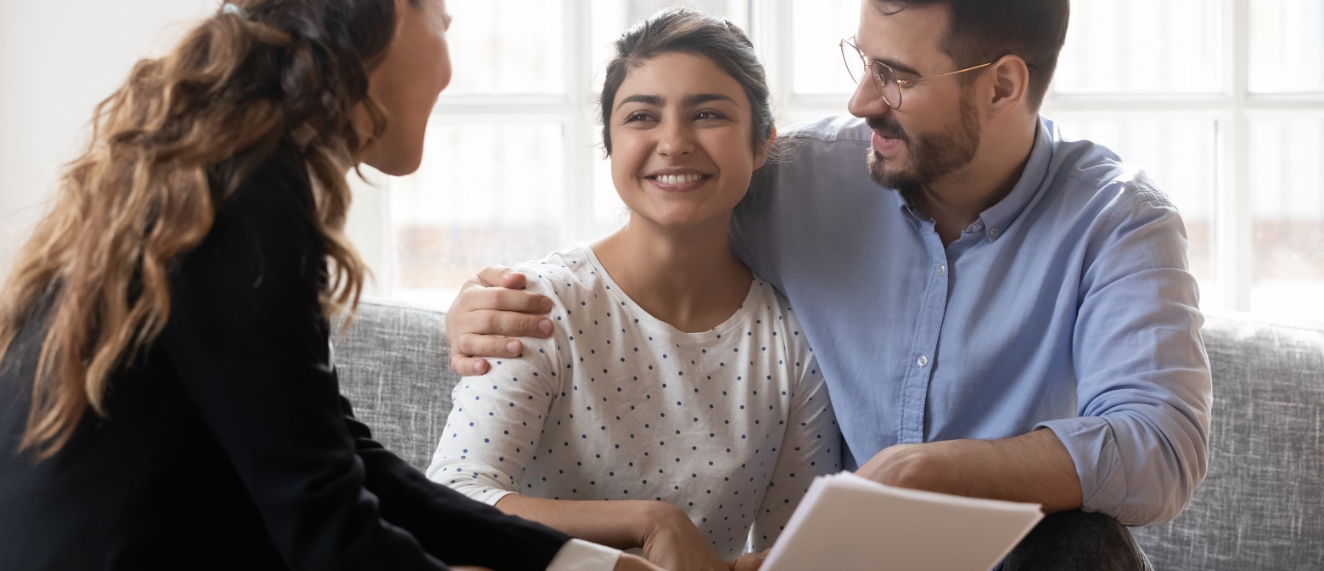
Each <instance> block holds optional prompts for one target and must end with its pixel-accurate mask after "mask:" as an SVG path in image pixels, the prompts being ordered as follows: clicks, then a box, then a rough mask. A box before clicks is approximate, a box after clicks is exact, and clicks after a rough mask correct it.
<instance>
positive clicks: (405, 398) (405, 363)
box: [331, 301, 459, 471]
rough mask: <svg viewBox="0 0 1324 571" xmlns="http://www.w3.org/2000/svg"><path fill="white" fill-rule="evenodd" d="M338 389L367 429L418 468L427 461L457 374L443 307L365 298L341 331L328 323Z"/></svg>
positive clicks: (435, 442) (425, 464)
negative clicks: (453, 368)
mask: <svg viewBox="0 0 1324 571" xmlns="http://www.w3.org/2000/svg"><path fill="white" fill-rule="evenodd" d="M332 331H333V336H332V341H331V344H332V346H333V347H334V348H335V360H336V370H337V371H338V372H339V374H340V390H341V392H342V393H343V394H344V395H345V396H346V397H348V398H349V402H350V403H351V404H352V405H353V406H354V414H355V416H357V417H358V418H359V420H362V421H363V422H365V423H367V425H368V426H370V427H372V430H373V436H374V437H375V438H376V439H377V441H378V442H381V443H382V444H383V445H384V446H386V447H387V448H388V449H390V450H391V451H393V452H395V453H396V455H398V456H400V457H401V458H403V459H404V460H405V461H407V462H409V463H410V464H411V465H413V466H414V467H415V468H418V469H419V470H420V471H421V470H424V469H426V468H427V466H428V463H429V462H431V461H432V451H433V450H436V448H437V442H438V439H439V438H441V430H442V429H443V428H445V426H446V417H447V415H449V414H450V412H451V389H452V388H454V387H455V383H456V382H458V381H459V376H458V375H456V374H455V373H454V372H452V371H451V370H450V348H449V347H448V346H447V342H446V327H445V314H444V313H442V312H439V311H431V310H426V309H418V308H413V307H408V306H404V305H391V304H383V303H378V302H372V301H365V302H363V303H361V304H359V311H358V313H357V314H355V316H354V318H353V319H352V320H351V322H350V327H349V329H348V330H347V331H343V332H342V331H341V328H340V326H339V324H337V326H336V327H335V328H334V329H332Z"/></svg>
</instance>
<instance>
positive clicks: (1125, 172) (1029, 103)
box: [448, 0, 1212, 569]
mask: <svg viewBox="0 0 1324 571" xmlns="http://www.w3.org/2000/svg"><path fill="white" fill-rule="evenodd" d="M861 10H862V15H861V23H860V28H859V31H858V33H857V35H856V36H855V37H854V38H852V39H848V40H844V41H842V42H841V50H842V56H843V57H844V59H845V61H846V67H847V70H848V71H849V73H851V74H852V76H853V77H854V78H855V79H856V81H857V82H858V86H857V89H856V91H855V93H854V95H853V96H852V98H851V101H850V105H849V108H850V112H851V114H852V115H854V116H855V117H858V118H861V119H863V121H860V120H859V119H845V118H834V119H829V120H824V121H820V122H818V123H814V124H810V125H807V126H801V127H797V128H793V129H791V130H789V131H790V132H789V133H787V134H786V135H785V136H784V138H785V139H789V140H791V141H794V144H792V145H789V146H788V148H789V151H788V153H789V158H788V159H786V160H784V161H782V162H781V163H779V164H774V165H772V166H771V167H769V168H768V169H767V171H766V172H765V173H763V174H762V175H761V176H760V177H757V178H756V183H755V187H754V188H752V189H751V190H750V194H749V196H748V197H747V198H746V200H745V202H744V203H743V204H742V205H741V207H740V208H738V209H737V211H736V216H735V221H734V222H733V228H732V243H733V245H734V247H735V248H736V250H737V252H738V253H739V254H740V256H741V257H742V259H743V260H745V262H746V263H748V264H749V266H750V267H751V268H752V269H753V270H754V271H755V272H756V273H757V274H758V275H760V276H763V277H764V278H766V279H769V280H771V281H773V282H774V284H775V285H776V286H777V287H778V289H779V290H781V291H782V292H784V293H785V294H786V295H787V297H788V298H789V299H790V300H791V302H792V304H794V306H795V308H796V313H797V315H798V316H799V318H800V320H801V322H802V324H803V326H804V328H805V333H806V334H808V336H809V339H810V340H811V342H812V343H813V345H814V348H815V350H816V354H817V355H818V358H819V361H820V364H821V366H822V367H823V370H824V373H825V376H826V379H827V381H828V386H829V390H830V393H831V396H832V401H833V405H834V407H835V409H836V412H837V416H838V420H839V422H840V424H841V429H842V432H843V434H844V436H845V444H846V447H847V448H848V450H847V451H846V452H845V454H844V456H845V458H844V461H845V463H846V464H847V465H848V466H853V465H855V464H856V463H858V469H857V472H858V473H859V474H861V475H864V476H866V477H869V478H872V479H874V480H877V481H880V482H883V483H886V484H892V485H898V486H904V487H910V488H917V489H926V490H933V491H938V492H946V493H952V494H959V495H965V496H972V497H982V498H995V499H1005V500H1014V501H1023V502H1035V503H1040V504H1043V506H1044V510H1045V511H1046V512H1048V513H1050V514H1052V515H1050V516H1049V517H1047V518H1045V519H1044V521H1043V522H1042V523H1041V524H1040V525H1039V526H1038V527H1037V528H1036V529H1035V530H1034V531H1033V532H1032V533H1031V534H1030V536H1029V537H1028V538H1027V539H1026V540H1025V541H1023V542H1022V543H1021V545H1020V546H1018V547H1017V548H1016V550H1015V551H1013V553H1012V555H1011V556H1010V557H1008V559H1007V560H1006V561H1005V562H1004V563H1003V568H1004V569H1032V568H1033V569H1140V568H1146V567H1148V563H1147V562H1146V561H1145V558H1144V555H1143V554H1142V553H1141V552H1140V550H1139V549H1138V548H1137V547H1136V546H1135V543H1134V541H1133V540H1132V538H1131V535H1130V532H1129V531H1128V530H1127V529H1126V527H1125V526H1126V525H1146V524H1154V523H1161V522H1166V521H1169V520H1172V519H1173V518H1175V517H1177V515H1178V514H1180V513H1181V511H1182V509H1183V508H1184V507H1185V506H1186V504H1187V503H1188V502H1189V500H1190V498H1191V494H1192V493H1193V492H1194V490H1195V488H1196V487H1197V486H1198V485H1199V484H1200V482H1201V480H1203V478H1204V474H1205V469H1206V447H1207V442H1208V430H1209V415H1210V406H1211V401H1212V397H1211V383H1210V374H1209V365H1208V362H1207V360H1206V358H1205V355H1204V347H1203V342H1202V341H1201V338H1200V333H1199V331H1200V326H1201V324H1202V323H1203V317H1202V315H1201V314H1200V312H1199V310H1198V308H1197V305H1198V293H1197V291H1196V284H1195V280H1194V278H1193V277H1192V276H1191V275H1190V273H1189V272H1188V271H1187V262H1186V238H1185V230H1184V226H1183V224H1182V221H1181V218H1180V216H1179V215H1178V213H1177V211H1176V209H1175V208H1174V207H1173V206H1172V204H1171V202H1169V201H1168V199H1167V198H1166V197H1165V196H1164V195H1163V194H1162V193H1161V192H1159V191H1158V190H1157V189H1156V188H1155V187H1154V185H1153V183H1152V182H1151V181H1150V180H1149V179H1148V178H1147V177H1146V176H1145V175H1144V173H1143V172H1140V171H1138V170H1136V169H1133V168H1130V167H1128V166H1127V165H1125V164H1123V163H1122V162H1121V160H1120V159H1119V158H1118V157H1116V156H1115V155H1113V154H1112V153H1111V152H1109V151H1108V150H1107V149H1104V148H1102V147H1100V146H1098V145H1095V144H1093V143H1090V142H1088V141H1075V142H1070V141H1064V140H1062V139H1061V138H1060V137H1059V135H1058V134H1057V131H1056V128H1055V127H1054V124H1053V123H1052V121H1050V120H1048V119H1046V118H1044V117H1042V116H1040V115H1039V114H1038V109H1039V106H1040V104H1041V102H1042V101H1043V97H1044V94H1045V93H1046V91H1047V89H1048V83H1049V81H1050V80H1051V78H1052V75H1053V71H1054V69H1055V68H1056V65H1057V58H1058V53H1059V52H1060V51H1061V48H1062V44H1063V41H1064V40H1065V37H1066V28H1067V19H1068V11H1069V6H1068V0H999V1H997V2H991V1H989V0H913V1H909V2H904V1H883V0H864V1H863V4H862V7H861ZM862 160H863V161H864V162H865V163H866V165H861V164H860V163H861V161H862ZM865 166H867V168H862V167H865ZM879 187H882V188H879ZM884 189H890V190H884ZM519 282H520V276H510V275H503V274H502V273H501V272H500V270H499V269H492V270H488V271H487V272H485V273H484V275H483V276H480V279H479V280H476V281H474V282H472V283H471V284H470V285H469V286H468V287H467V288H466V290H465V291H464V292H463V294H462V295H461V296H460V298H459V299H457V301H456V303H455V305H454V306H452V311H451V312H450V313H449V314H448V318H449V320H450V324H449V327H448V329H449V330H450V333H451V334H452V337H451V339H452V344H453V345H452V353H453V354H454V355H455V358H454V360H453V362H452V366H454V367H455V368H456V370H457V371H459V372H460V373H461V374H473V372H474V371H475V370H477V371H479V372H481V370H483V368H484V367H485V364H484V363H483V362H482V361H481V360H478V359H475V358H472V357H470V356H471V355H490V356H493V357H505V356H509V355H511V354H513V353H518V351H519V348H520V346H519V344H518V343H517V342H512V340H511V339H508V338H499V337H495V336H487V335H481V334H484V333H486V334H492V333H501V334H505V335H509V336H511V337H514V336H522V335H532V336H538V337H544V336H546V332H547V331H550V327H549V325H550V324H549V323H546V322H545V320H543V319H541V318H540V317H539V316H538V312H539V311H540V309H539V308H540V307H541V306H540V303H541V300H540V299H538V298H536V297H534V296H530V295H526V294H523V293H522V292H514V291H508V290H505V289H503V288H501V287H488V284H492V285H494V286H505V287H507V288H511V287H519V285H520V283H519ZM493 310H495V311H493ZM517 312H522V313H517ZM480 325H481V326H480ZM540 326H542V327H545V328H546V331H542V332H540V331H539V327H540ZM508 345H509V347H508ZM475 368H477V369H475ZM958 547H959V546H958Z"/></svg>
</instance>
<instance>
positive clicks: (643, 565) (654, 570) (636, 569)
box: [612, 553, 665, 571]
mask: <svg viewBox="0 0 1324 571" xmlns="http://www.w3.org/2000/svg"><path fill="white" fill-rule="evenodd" d="M612 571H665V570H664V569H662V568H661V567H658V566H657V565H653V564H652V563H649V562H648V560H647V559H644V558H643V557H639V556H638V555H630V554H629V553H622V554H621V558H620V559H617V560H616V567H614V568H613V569H612Z"/></svg>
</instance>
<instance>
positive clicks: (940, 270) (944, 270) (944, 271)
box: [938, 266, 947, 276]
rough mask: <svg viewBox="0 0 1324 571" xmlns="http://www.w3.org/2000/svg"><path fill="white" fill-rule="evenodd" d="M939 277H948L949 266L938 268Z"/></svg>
mask: <svg viewBox="0 0 1324 571" xmlns="http://www.w3.org/2000/svg"><path fill="white" fill-rule="evenodd" d="M938 275H940V276H945V275H947V266H938Z"/></svg>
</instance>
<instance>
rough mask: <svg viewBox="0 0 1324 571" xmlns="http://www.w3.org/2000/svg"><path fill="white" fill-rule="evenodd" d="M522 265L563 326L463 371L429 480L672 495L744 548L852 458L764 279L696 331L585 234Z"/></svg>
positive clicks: (726, 547)
mask: <svg viewBox="0 0 1324 571" xmlns="http://www.w3.org/2000/svg"><path fill="white" fill-rule="evenodd" d="M516 269H517V270H519V271H521V272H523V273H524V274H526V275H527V276H528V277H529V280H528V289H529V291H534V292H538V293H542V294H545V295H548V296H550V297H551V298H552V299H553V301H554V302H555V307H554V309H553V310H552V320H553V321H554V322H555V323H556V325H557V327H556V333H555V335H553V336H552V338H550V339H546V340H537V339H531V340H526V341H525V354H524V355H523V356H521V357H520V358H518V359H503V360H497V361H493V362H492V369H491V371H489V372H488V374H486V375H483V376H479V377H466V378H464V379H461V381H460V383H459V384H458V385H456V387H455V392H454V393H453V395H452V402H453V403H454V405H453V408H452V410H451V414H450V418H449V419H448V420H447V425H446V429H445V431H444V432H443V435H442V438H441V442H440V443H439V445H438V447H437V451H436V454H435V455H434V457H433V460H432V465H431V466H430V467H429V468H428V470H427V474H428V477H429V478H431V479H432V480H434V481H437V482H440V483H443V484H446V485H448V486H451V487H452V488H454V489H456V490H459V491H460V492H463V493H465V494H466V495H468V496H469V497H472V498H474V499H477V500H480V501H484V502H487V503H489V504H495V503H496V502H497V500H499V499H500V498H501V497H503V496H505V495H506V494H509V493H520V494H525V495H529V496H536V497H541V498H552V499H560V500H616V499H619V500H637V499H643V500H659V501H664V502H668V503H671V504H673V505H676V506H678V507H680V508H682V509H684V510H685V511H686V512H687V513H688V514H689V516H690V518H691V519H692V520H693V521H694V524H695V526H697V527H698V529H699V531H700V533H701V534H702V535H703V536H704V537H705V538H707V539H708V540H709V541H711V542H712V545H713V548H714V549H715V550H716V551H717V552H718V553H719V554H721V555H722V556H723V557H725V558H728V559H731V558H734V557H736V556H737V555H739V554H740V553H742V552H744V550H745V548H746V547H747V542H748V545H749V546H750V547H752V548H753V549H755V550H763V549H767V548H768V547H771V546H772V543H773V542H774V541H775V540H776V539H777V536H778V535H779V534H780V533H781V530H782V528H783V526H785V525H786V521H787V520H788V519H789V518H790V516H791V512H793V511H794V510H795V507H796V505H798V504H799V501H800V498H801V497H802V496H803V495H804V493H805V491H806V490H807V489H808V487H809V484H810V482H811V481H812V480H813V479H814V477H815V476H818V475H822V474H831V473H835V472H838V471H840V470H841V462H840V458H841V450H840V448H841V436H840V432H839V429H838V427H837V422H836V417H835V415H834V414H833V411H832V406H831V404H830V403H829V401H828V392H827V386H826V384H825V383H824V381H823V376H822V374H821V372H820V371H819V368H818V365H817V363H816V361H815V359H814V355H813V352H812V350H811V349H810V348H809V345H808V344H807V342H806V341H805V336H804V335H803V334H800V325H799V322H798V320H796V318H795V314H794V312H793V311H792V310H791V308H790V306H789V304H788V303H787V301H786V300H785V298H782V297H781V296H780V295H778V294H777V293H776V292H775V291H774V290H773V289H772V287H771V286H770V285H768V284H767V283H766V282H763V281H762V280H759V279H758V278H755V280H754V282H753V284H752V285H751V287H750V292H749V295H748V296H747V297H746V299H745V302H744V303H743V304H742V305H741V307H740V309H739V310H738V311H737V312H736V313H735V315H733V316H732V317H730V318H729V319H728V320H727V321H726V322H724V323H722V324H721V325H719V326H718V327H716V328H715V329H713V330H711V331H705V332H702V333H685V332H682V331H679V330H677V329H675V328H674V327H671V326H670V325H668V324H666V323H665V322H662V321H660V320H658V319H655V318H653V317H652V316H651V315H649V314H648V313H646V312H644V311H643V310H642V309H640V308H639V307H638V306H637V305H635V303H634V302H633V301H632V300H630V299H629V298H628V297H627V296H625V295H624V293H623V292H621V291H620V288H618V287H617V286H616V284H615V283H614V282H613V281H612V280H611V278H610V276H608V275H607V274H606V272H605V271H603V270H602V269H601V265H600V264H599V263H598V261H597V258H596V257H594V255H593V253H592V250H591V249H590V248H589V247H588V246H587V245H582V244H581V245H576V246H574V247H572V248H570V249H568V250H566V251H564V252H560V253H557V254H553V255H551V256H548V257H547V258H544V259H543V260H541V261H538V262H532V263H528V264H521V265H520V266H518V267H517V268H516Z"/></svg>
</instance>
